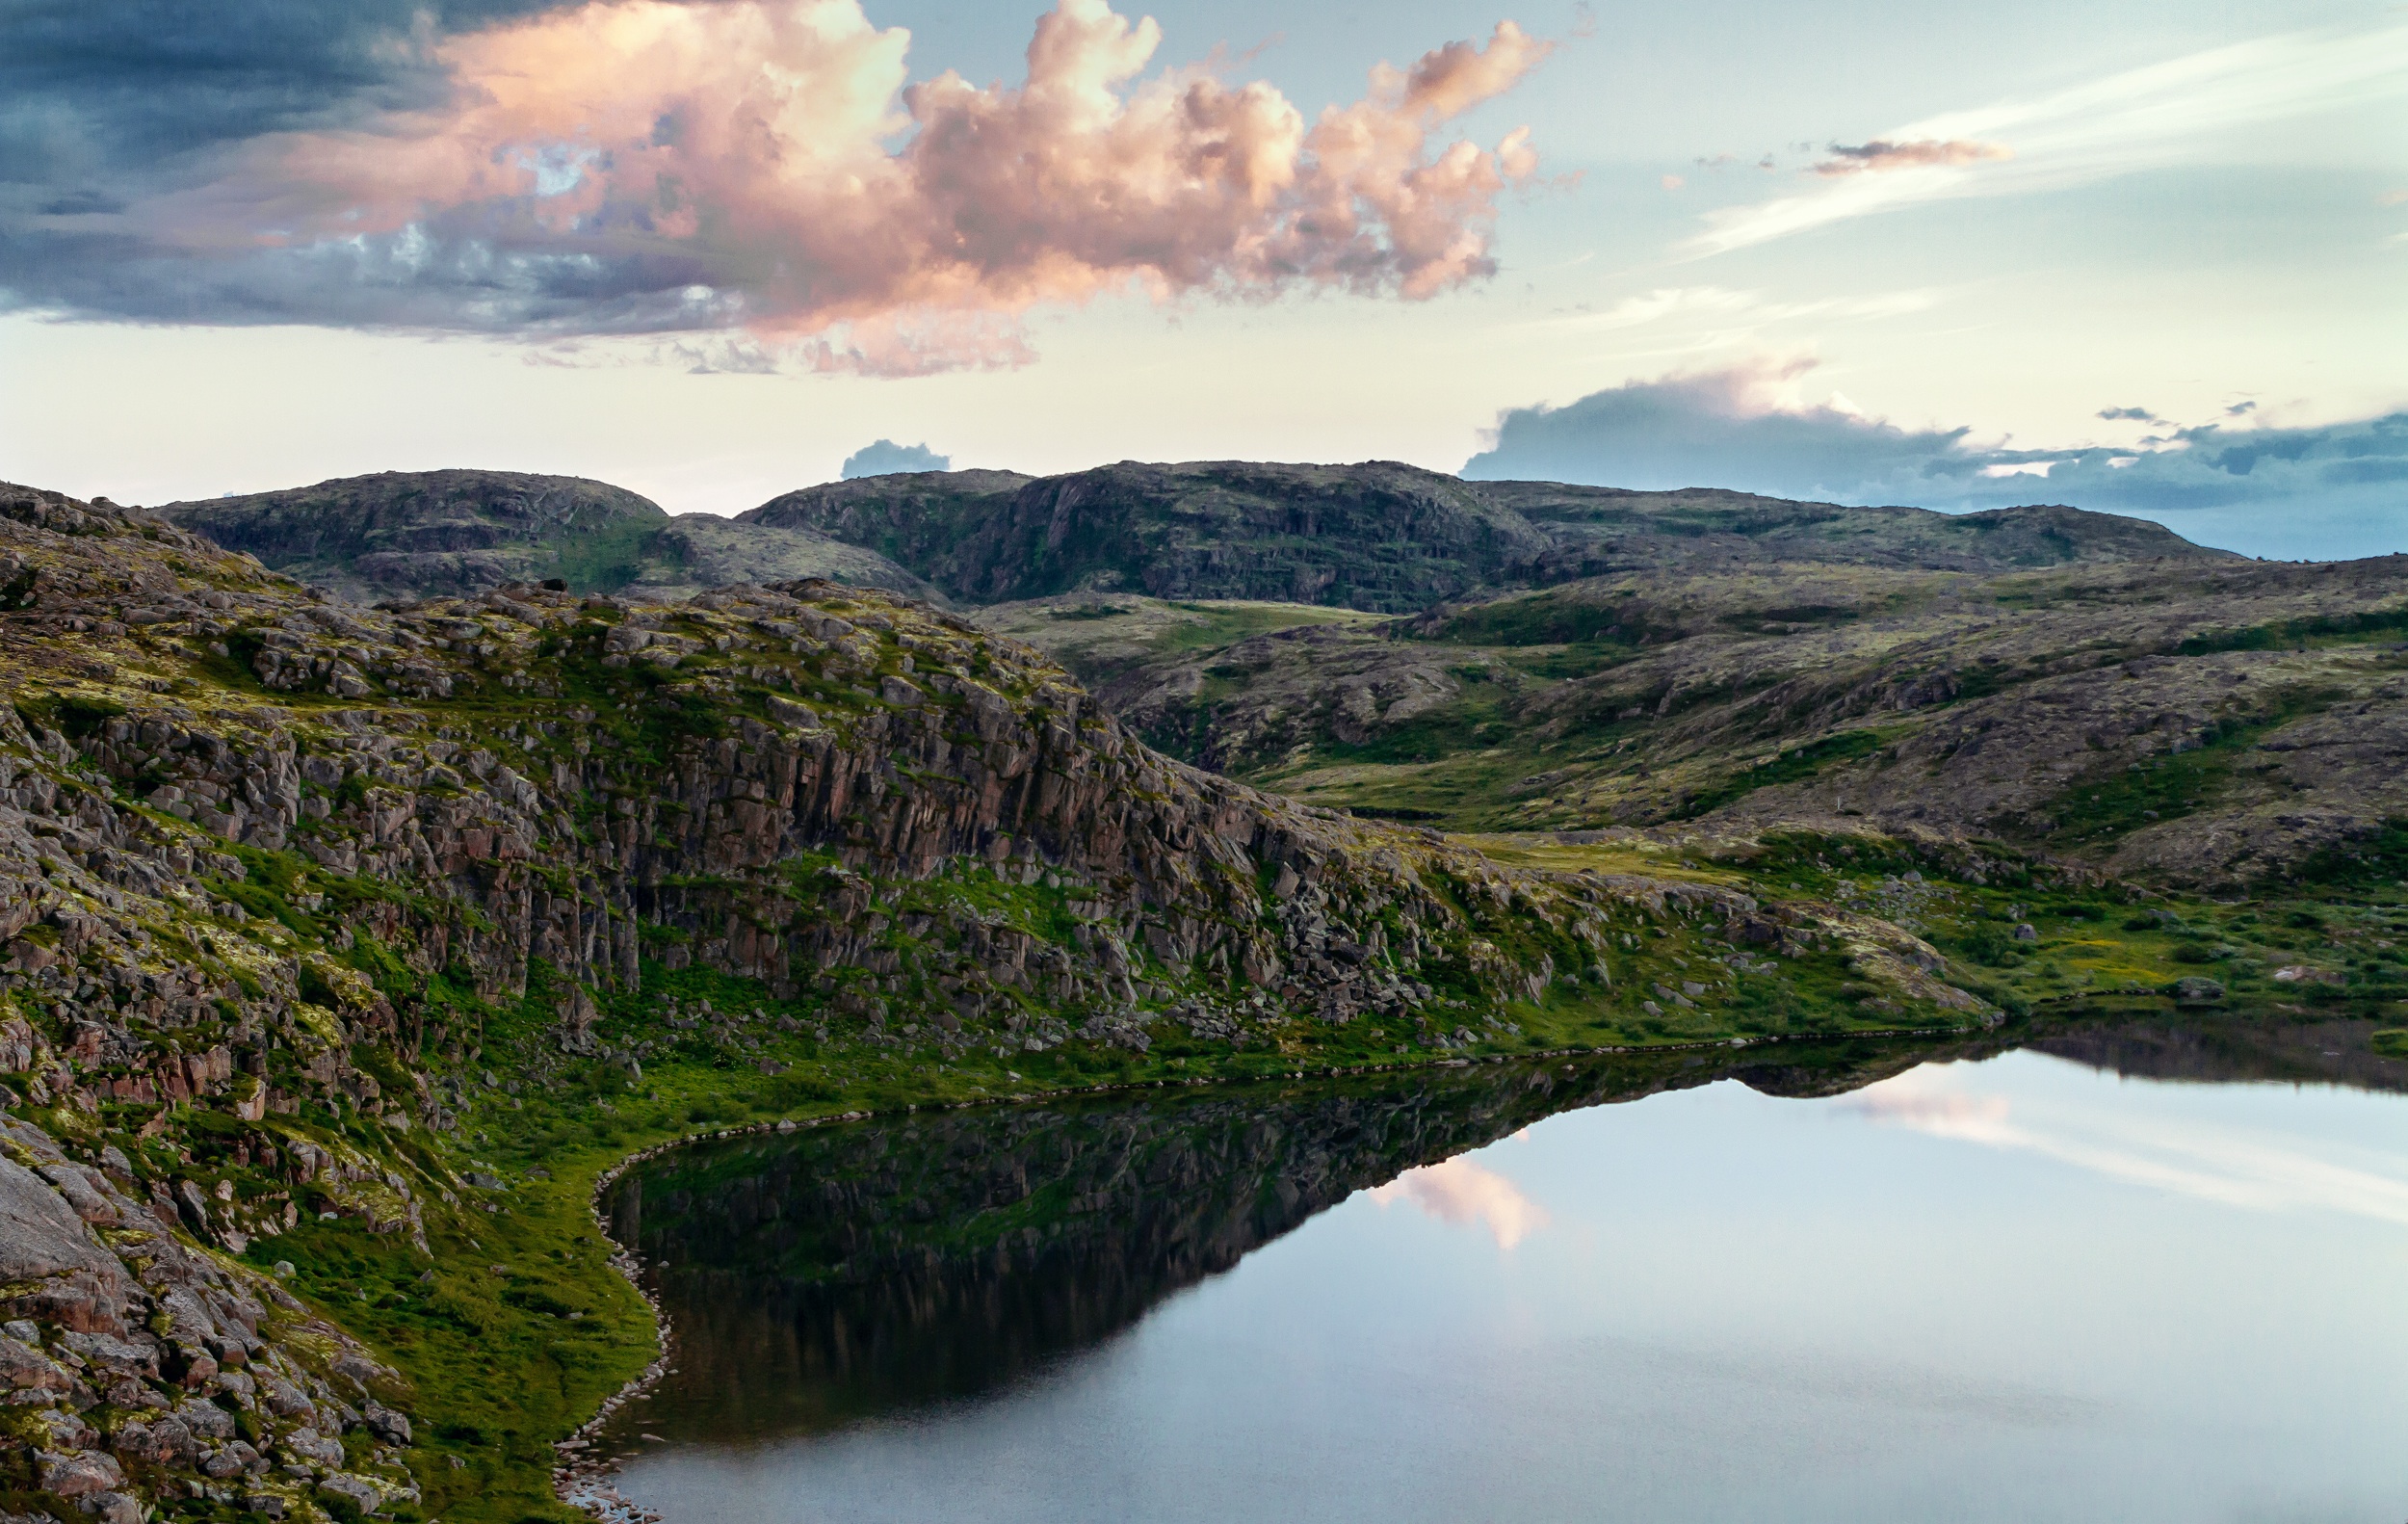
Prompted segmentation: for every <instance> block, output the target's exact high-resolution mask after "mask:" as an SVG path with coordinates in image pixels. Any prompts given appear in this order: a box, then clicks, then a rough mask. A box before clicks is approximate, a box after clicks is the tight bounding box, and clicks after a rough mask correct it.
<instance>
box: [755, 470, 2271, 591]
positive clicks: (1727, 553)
mask: <svg viewBox="0 0 2408 1524" xmlns="http://www.w3.org/2000/svg"><path fill="white" fill-rule="evenodd" d="M741 520H742V521H744V522H747V523H754V524H764V525H775V526H781V527H799V528H808V529H814V530H818V531H820V532H821V533H823V534H826V535H829V536H832V537H834V538H835V539H842V540H844V541H845V542H847V543H848V544H853V545H859V546H862V547H864V548H865V549H870V550H875V551H877V553H878V554H880V555H882V556H884V557H886V558H887V559H888V560H890V561H893V562H895V563H896V564H898V565H903V566H906V567H908V568H910V569H911V570H912V571H913V572H915V573H917V574H918V575H920V576H923V577H925V578H927V579H928V580H929V582H931V583H933V584H935V585H936V586H937V587H939V588H942V589H943V590H944V591H946V592H947V593H948V594H950V595H951V596H953V597H954V598H955V599H957V600H959V601H961V602H962V603H965V604H990V603H1006V602H1013V601H1021V600H1027V599H1031V598H1045V597H1053V596H1057V595H1060V594H1062V593H1067V592H1072V591H1083V590H1084V591H1127V592H1132V593H1143V594H1145V595H1147V596H1151V597H1158V598H1173V599H1197V598H1203V599H1255V600H1273V601H1281V602H1290V603H1315V604H1324V605H1330V606H1334V607H1339V608H1350V609H1361V610H1368V611H1374V612H1379V613H1388V614H1409V613H1419V612H1421V611H1422V610H1424V609H1426V608H1428V607H1430V606H1431V605H1433V604H1436V603H1440V602H1445V601H1448V600H1451V599H1461V598H1466V597H1471V596H1476V595H1478V594H1479V593H1481V592H1483V591H1487V592H1494V591H1503V590H1507V589H1511V588H1514V587H1520V586H1546V585H1549V584H1554V583H1561V582H1569V581H1574V580H1578V579H1580V578H1584V577H1593V576H1599V575H1605V574H1609V573H1613V572H1625V571H1634V570H1668V569H1675V568H1679V569H1689V570H1698V569H1704V568H1707V567H1712V566H1718V565H1741V564H1748V563H1761V562H1764V561H1768V560H1769V561H1782V562H1790V563H1803V564H1814V565H1866V566H1893V567H1920V568H1927V569H1947V570H1965V571H2003V570H2008V569H2012V568H2016V567H2027V566H2051V565H2081V564H2090V563H2099V562H2111V561H2133V560H2156V559H2165V560H2178V561H2230V560H2238V559H2239V558H2237V557H2234V556H2232V555H2230V554H2229V553H2228V552H2224V551H2217V550H2210V549H2207V548H2204V547H2202V546H2198V545H2193V544H2191V543H2190V542H2189V541H2187V540H2185V539H2182V538H2180V537H2179V536H2177V535H2175V534H2174V533H2172V532H2171V531H2170V530H2167V529H2165V528H2164V527H2162V526H2160V525H2158V524H2152V523H2148V522H2145V521H2143V520H2139V519H2131V518H2118V517H2115V516H2113V515H2111V514H2106V513H2089V512H2082V511H2081V510H2079V509H2072V508H2016V509H2002V510H1997V511H1994V512H1986V513H1970V514H1962V515H1951V514H1948V513H1936V512H1929V511H1927V510H1924V509H1915V508H1846V507H1841V506H1837V505H1834V504H1828V503H1792V502H1785V501H1783V500H1780V499H1777V498H1764V497H1752V496H1749V495H1747V494H1745V493H1741V492H1722V491H1711V490H1702V489H1701V490H1693V491H1686V492H1625V491H1616V490H1613V489H1610V488H1605V487H1587V486H1563V485H1560V484H1555V483H1543V482H1465V481H1461V480H1458V479H1457V478H1455V477H1452V476H1447V475H1444V474H1443V473H1440V472H1435V471H1425V470H1422V469H1420V468H1419V467H1416V466H1409V465H1400V464H1397V463H1395V462H1393V461H1373V462H1370V463H1368V464H1363V465H1343V466H1340V465H1277V464H1257V463H1252V462H1246V461H1226V460H1224V461H1205V462H1192V463H1189V464H1183V465H1143V464H1138V463H1135V462H1123V463H1121V464H1118V465H1109V466H1103V467H1100V468H1098V469H1096V470H1092V471H1081V472H1078V473H1076V474H1073V475H1069V476H1056V477H1044V478H1036V479H1032V478H1029V477H1022V476H1014V475H1012V474H1010V473H1008V472H927V473H920V474H914V475H903V476H881V477H866V478H862V479H860V480H857V481H851V482H837V483H830V484H828V485H825V486H813V487H805V488H803V489H802V490H801V491H798V492H790V493H788V494H786V495H785V496H783V497H778V498H773V499H772V500H771V501H770V502H768V503H765V504H763V505H762V506H761V507H759V508H756V509H754V510H752V511H751V512H748V513H745V514H743V515H741Z"/></svg>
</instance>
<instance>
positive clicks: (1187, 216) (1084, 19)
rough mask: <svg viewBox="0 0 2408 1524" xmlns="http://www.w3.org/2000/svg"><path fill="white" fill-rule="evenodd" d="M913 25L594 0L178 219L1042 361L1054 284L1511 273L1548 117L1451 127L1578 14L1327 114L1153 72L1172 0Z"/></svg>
mask: <svg viewBox="0 0 2408 1524" xmlns="http://www.w3.org/2000/svg"><path fill="white" fill-rule="evenodd" d="M909 41H910V38H909V34H908V33H906V32H905V31H903V29H901V28H887V29H884V30H881V29H879V28H877V27H876V26H874V25H873V24H872V23H871V22H870V20H869V19H868V18H867V16H866V15H864V14H863V13H862V11H861V9H860V5H859V0H719V3H697V4H671V3H667V0H596V3H593V4H589V5H587V6H584V7H582V8H580V9H575V10H569V11H562V12H555V13H547V14H544V15H541V16H538V17H536V18H534V19H531V20H528V21H524V22H521V23H518V24H515V25H509V26H501V27H496V28H492V29H489V30H486V31H483V32H477V33H471V34H467V35H464V36H460V37H457V38H454V39H449V40H447V41H444V42H442V43H440V44H439V45H438V48H437V56H438V59H439V62H440V63H441V64H442V65H443V66H445V67H446V68H448V70H449V72H450V75H451V78H452V80H453V82H454V87H455V88H454V90H453V92H452V95H451V98H450V99H449V100H448V101H447V102H446V103H445V104H444V105H443V106H442V107H440V108H438V109H435V110H432V111H427V112H421V113H414V114H408V115H403V116H397V117H394V118H388V119H386V120H384V121H381V122H380V123H379V124H378V125H377V126H375V127H374V128H373V129H370V130H361V131H350V132H339V133H314V134H304V135H288V136H284V137H281V138H277V139H273V140H267V141H265V142H263V143H261V144H259V145H255V146H254V148H253V149H252V151H251V152H250V154H249V156H248V158H247V159H246V160H245V161H244V162H242V163H241V164H240V165H239V166H238V167H237V168H236V169H235V171H233V172H232V173H230V174H229V175H228V176H226V177H225V178H223V179H222V180H221V181H219V182H218V183H216V184H213V185H211V186H209V187H206V188H205V189H202V190H199V191H196V192H188V193H185V194H183V195H182V196H179V197H170V198H168V199H167V200H165V201H163V202H162V203H161V204H159V205H158V206H156V207H154V208H152V209H151V211H152V215H151V218H150V221H152V222H153V223H154V224H155V226H156V229H157V230H158V231H159V232H160V233H161V234H162V235H163V236H170V237H172V238H173V239H174V240H175V241H177V242H179V243H181V244H183V245H184V246H185V247H187V248H202V249H217V250H226V251H232V250H240V249H243V248H246V247H248V248H249V249H253V250H256V249H260V248H263V247H265V248H275V249H287V250H290V249H297V248H299V249H323V248H342V247H349V246H352V245H354V244H356V243H358V242H359V241H361V240H379V239H381V240H384V241H385V242H386V244H387V245H389V246H392V247H400V245H401V244H402V243H403V242H405V241H406V240H409V239H412V238H418V239H422V240H425V241H427V242H428V243H429V244H430V245H431V247H432V249H433V250H435V252H434V254H432V255H429V256H428V257H442V258H458V257H460V250H484V251H485V252H486V253H488V254H491V255H495V256H525V257H530V258H541V259H545V260H549V261H551V262H552V264H551V265H550V266H547V267H546V268H548V269H556V268H558V267H560V266H561V265H562V263H563V261H566V262H567V264H568V268H569V269H570V270H571V272H572V274H573V272H574V269H575V262H576V261H578V260H581V259H582V260H589V261H591V262H592V265H593V268H594V269H595V270H596V271H597V272H610V273H613V274H614V276H615V278H620V279H622V280H625V279H633V280H638V281H642V280H645V279H649V280H650V282H651V284H650V285H649V286H648V287H646V288H645V294H646V295H647V296H648V297H649V298H650V299H651V305H650V306H649V307H648V308H647V309H646V310H647V311H649V312H651V313H653V314H654V316H653V317H652V318H651V319H650V320H649V321H652V322H654V323H655V324H656V325H658V326H676V325H677V324H678V323H680V322H684V323H686V324H688V325H689V326H695V327H706V326H725V325H730V324H732V325H735V326H741V327H742V328H746V329H748V330H749V331H751V332H752V333H753V334H754V335H755V336H757V337H759V338H762V339H764V340H766V341H770V342H773V343H777V344H780V345H782V346H785V347H787V348H788V349H789V350H790V352H792V353H796V354H798V355H801V356H802V357H803V358H804V359H806V360H807V361H808V362H810V363H815V364H820V365H824V366H831V367H848V368H857V369H864V370H870V371H879V372H892V373H912V372H922V371H930V370H941V369H948V368H954V367H958V366H964V365H981V364H998V363H1001V364H1011V363H1018V362H1019V361H1021V360H1023V359H1025V358H1026V357H1027V350H1026V345H1025V340H1024V338H1023V337H1022V334H1021V329H1020V322H1019V320H1020V319H1021V317H1022V316H1023V315H1025V314H1026V313H1027V312H1029V311H1030V310H1031V309H1032V308H1034V307H1037V306H1040V305H1045V304H1061V303H1073V304H1075V303H1079V302H1086V301H1089V300H1092V299H1094V298H1096V297H1098V296H1103V295H1107V294H1112V293H1120V292H1131V291H1134V292H1138V293H1141V294H1144V295H1146V296H1149V297H1151V298H1152V299H1154V300H1156V301H1169V300H1173V299H1176V298H1180V297H1183V296H1189V295H1201V296H1204V297H1208V298H1215V299H1249V298H1262V297H1268V296H1271V295H1275V294H1277V293H1279V292H1282V291H1286V290H1290V289H1295V288H1298V287H1316V286H1318V287H1336V288H1341V289H1345V290H1348V291H1353V292H1358V293H1364V294H1374V295H1381V294H1393V295H1400V296H1402V297H1405V298H1408V299H1423V298H1428V297H1432V296H1435V295H1438V294H1439V293H1441V292H1444V291H1447V290H1449V289H1452V288H1453V287H1456V286H1459V285H1461V284H1463V283H1465V282H1467V281H1470V280H1474V279H1477V278H1479V277H1480V276H1485V275H1488V274H1490V273H1491V272H1492V271H1493V270H1494V268H1495V266H1494V262H1493V260H1492V258H1491V256H1490V253H1489V246H1490V240H1491V237H1492V234H1493V229H1494V223H1495V217H1496V208H1497V198H1498V197H1499V195H1500V194H1501V193H1502V192H1503V191H1505V189H1507V188H1508V187H1511V186H1514V185H1517V184H1523V183H1528V182H1530V181H1531V179H1532V178H1533V177H1534V176H1535V174H1536V172H1537V168H1538V161H1537V155H1536V154H1535V152H1534V151H1533V150H1532V149H1531V145H1530V138H1529V134H1528V132H1527V131H1515V132H1512V133H1509V134H1507V135H1506V136H1505V138H1504V139H1503V140H1502V141H1501V142H1499V143H1498V144H1497V145H1495V146H1494V147H1492V148H1483V147H1481V146H1479V145H1475V144H1472V143H1469V142H1465V141H1460V140H1453V141H1449V140H1447V139H1446V138H1445V137H1444V131H1445V128H1446V125H1447V123H1449V122H1450V121H1452V120H1453V119H1454V118H1457V117H1460V116H1461V115H1462V114H1463V113H1465V112H1467V111H1470V110H1471V109H1473V108H1474V107H1476V106H1478V105H1480V104H1481V103H1483V102H1485V101H1488V100H1492V99H1494V98H1496V97H1497V96H1498V95H1500V94H1503V93H1504V92H1506V91H1509V90H1510V89H1512V88H1513V86H1514V85H1515V84H1516V83H1517V82H1519V81H1520V80H1521V79H1522V78H1523V77H1524V76H1526V75H1527V74H1528V73H1529V72H1530V71H1531V69H1532V68H1533V67H1535V66H1537V64H1538V63H1539V62H1540V61H1541V60H1542V59H1544V58H1545V57H1546V56H1547V54H1548V53H1549V52H1550V51H1551V50H1552V48H1553V46H1554V44H1553V43H1551V42H1547V41H1543V40H1540V39H1536V38H1533V37H1531V35H1530V34H1528V33H1526V32H1524V31H1523V30H1522V29H1521V28H1520V27H1519V26H1516V25H1515V24H1514V23H1512V22H1510V21H1504V22H1500V23H1498V25H1497V26H1496V28H1495V29H1494V30H1493V32H1492V33H1491V34H1490V36H1489V37H1488V39H1486V41H1485V42H1484V43H1483V44H1479V45H1475V44H1473V43H1470V42H1453V43H1449V44H1448V45H1446V46H1444V47H1441V48H1438V49H1435V50H1433V51H1432V52H1430V53H1427V54H1426V55H1424V56H1423V57H1422V58H1421V59H1420V60H1418V61H1417V62H1416V63H1414V64H1413V65H1412V66H1410V67H1408V68H1401V69H1400V68H1396V67H1392V66H1386V65H1382V66H1378V67H1377V68H1375V69H1374V70H1373V71H1372V75H1371V80H1370V88H1369V90H1368V92H1367V93H1366V94H1365V95H1364V97H1363V98H1362V99H1360V100H1358V101H1356V102H1354V103H1353V104H1351V105H1348V106H1343V107H1331V108H1329V109H1327V110H1324V111H1323V112H1322V114H1321V116H1320V117H1319V118H1317V119H1315V120H1313V121H1311V122H1309V123H1308V122H1307V120H1306V119H1305V118H1304V116H1303V114H1302V113H1301V112H1299V111H1298V110H1297V108H1296V106H1295V105H1294V104H1293V103H1291V102H1290V101H1289V100H1288V99H1287V98H1286V97H1285V96H1284V95H1282V94H1281V93H1280V92H1278V91H1276V90H1274V89H1272V88H1271V87H1270V86H1269V85H1266V84H1262V83H1245V84H1233V83H1230V82H1229V81H1227V80H1224V79H1223V78H1221V77H1220V76H1219V75H1218V74H1217V73H1216V72H1214V71H1213V70H1212V69H1210V68H1208V67H1204V66H1184V67H1172V68H1167V69H1164V70H1161V71H1159V72H1156V73H1153V74H1151V75H1148V74H1147V72H1146V71H1147V69H1148V67H1149V66H1150V65H1151V64H1152V62H1153V60H1154V55H1155V53H1156V51H1157V50H1158V48H1159V47H1160V45H1161V41H1162V32H1161V28H1160V27H1158V26H1157V25H1156V24H1155V22H1154V21H1152V20H1151V19H1150V18H1149V19H1145V20H1141V21H1137V22H1134V23H1133V22H1131V21H1130V20H1128V19H1127V18H1126V17H1123V16H1121V15H1119V14H1117V13H1114V12H1113V11H1112V10H1111V9H1110V7H1109V6H1108V5H1107V4H1106V3H1105V0H1059V4H1057V6H1056V7H1055V9H1054V10H1053V11H1051V12H1050V13H1047V14H1045V15H1044V16H1042V17H1041V18H1040V19H1039V20H1038V22H1037V24H1036V31H1035V36H1034V40H1033V41H1032V42H1031V44H1030V46H1029V51H1028V74H1027V78H1026V80H1025V81H1024V82H1022V83H1020V84H1018V85H1016V86H1007V85H1003V84H996V85H989V86H975V85H972V84H971V83H970V82H969V81H967V80H965V79H963V78H962V77H961V76H960V75H958V74H955V73H953V72H950V71H949V72H947V73H945V74H942V75H939V76H937V77H936V78H934V79H929V80H926V81H923V82H921V83H918V84H913V83H910V81H909V76H908V69H907V66H906V57H905V55H906V51H907V48H908V45H909ZM422 263H423V261H422ZM416 268H417V267H412V270H411V271H410V272H406V274H414V272H415V270H416ZM595 278H596V280H597V282H599V281H600V280H601V278H602V277H601V276H599V275H597V276H596V277H595ZM665 281H666V282H671V283H670V284H663V282H665ZM680 302H683V303H685V305H684V307H682V308H681V307H680V306H679V303H680ZM665 303H666V306H667V311H668V316H667V317H666V318H664V317H662V316H660V313H661V312H662V311H663V309H664V304H665ZM681 313H682V316H681ZM556 321H558V322H560V323H561V326H564V327H570V328H573V327H574V326H575V313H574V311H573V308H572V310H571V311H570V313H569V315H568V317H567V318H566V319H565V320H556ZM463 326H478V325H477V323H476V321H475V318H474V314H473V313H471V314H469V317H468V320H467V321H466V322H464V324H463Z"/></svg>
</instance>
